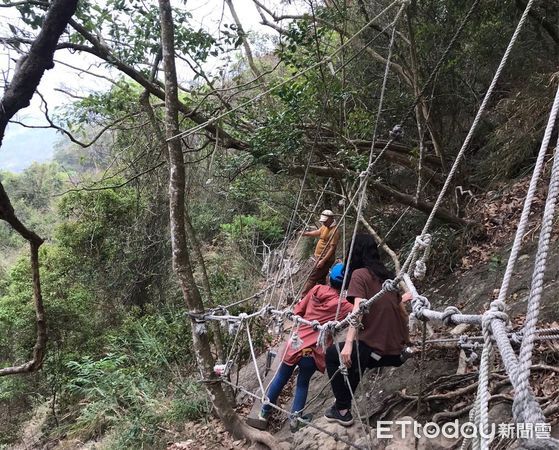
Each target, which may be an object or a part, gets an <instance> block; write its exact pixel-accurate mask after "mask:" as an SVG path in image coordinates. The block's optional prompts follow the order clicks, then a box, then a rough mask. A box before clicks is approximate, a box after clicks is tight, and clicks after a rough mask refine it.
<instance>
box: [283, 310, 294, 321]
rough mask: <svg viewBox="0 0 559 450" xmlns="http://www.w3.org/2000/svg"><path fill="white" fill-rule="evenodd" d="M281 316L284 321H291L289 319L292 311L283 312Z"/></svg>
mask: <svg viewBox="0 0 559 450" xmlns="http://www.w3.org/2000/svg"><path fill="white" fill-rule="evenodd" d="M282 316H283V318H284V319H287V320H291V318H292V317H293V311H291V310H290V309H286V310H285V311H283V314H282Z"/></svg>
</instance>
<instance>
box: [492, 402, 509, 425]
mask: <svg viewBox="0 0 559 450" xmlns="http://www.w3.org/2000/svg"><path fill="white" fill-rule="evenodd" d="M513 422H514V421H513V419H512V410H511V406H510V404H508V403H497V404H496V405H495V406H492V407H491V408H490V409H489V423H496V424H499V423H513Z"/></svg>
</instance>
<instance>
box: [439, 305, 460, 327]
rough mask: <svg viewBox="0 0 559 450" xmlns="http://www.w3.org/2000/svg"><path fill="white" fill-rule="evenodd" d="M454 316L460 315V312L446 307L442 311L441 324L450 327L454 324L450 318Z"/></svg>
mask: <svg viewBox="0 0 559 450" xmlns="http://www.w3.org/2000/svg"><path fill="white" fill-rule="evenodd" d="M454 314H461V312H460V310H459V309H458V308H457V307H456V306H447V307H446V308H445V310H444V311H443V316H442V318H441V321H442V322H443V324H445V325H446V326H447V327H450V326H452V325H453V324H454V322H453V321H452V316H453V315H454Z"/></svg>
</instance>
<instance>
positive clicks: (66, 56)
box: [0, 0, 302, 172]
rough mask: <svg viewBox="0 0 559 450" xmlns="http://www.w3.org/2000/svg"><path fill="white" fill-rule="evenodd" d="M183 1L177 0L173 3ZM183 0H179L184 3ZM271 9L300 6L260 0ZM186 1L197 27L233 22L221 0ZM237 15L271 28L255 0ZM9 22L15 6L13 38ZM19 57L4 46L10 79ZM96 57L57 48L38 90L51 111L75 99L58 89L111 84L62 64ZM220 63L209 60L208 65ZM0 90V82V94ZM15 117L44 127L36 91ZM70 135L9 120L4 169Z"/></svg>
mask: <svg viewBox="0 0 559 450" xmlns="http://www.w3.org/2000/svg"><path fill="white" fill-rule="evenodd" d="M146 1H147V2H150V3H151V2H155V1H156V0H146ZM172 3H175V4H179V3H178V1H177V0H175V1H174V2H172ZM184 3H185V2H184V0H183V1H181V2H180V4H181V5H184ZM262 3H264V4H265V5H266V6H268V7H270V9H272V10H274V11H276V12H278V13H284V12H293V11H294V10H297V9H300V8H302V6H301V4H297V2H292V1H290V2H287V1H285V0H262ZM186 5H187V7H188V9H189V11H190V12H191V14H192V20H191V22H192V24H196V25H199V26H200V27H202V28H204V29H206V30H207V31H209V32H210V33H217V31H218V30H219V24H220V23H221V21H222V20H223V21H224V22H225V23H232V22H233V20H232V18H231V16H230V12H229V8H228V7H227V5H225V3H224V1H223V0H187V1H186ZM234 5H235V9H236V11H237V15H238V16H239V17H240V20H241V22H242V24H243V27H244V28H245V30H246V31H248V32H249V33H250V32H257V33H270V32H271V30H270V29H269V28H268V27H265V26H263V25H261V24H260V23H259V22H260V20H261V18H260V16H259V14H258V11H257V10H256V8H255V6H254V4H253V2H252V0H234ZM9 24H12V25H16V26H18V25H20V24H21V22H20V21H19V20H18V13H17V11H15V10H14V9H13V8H0V36H9V35H10V30H9ZM17 58H18V55H17V54H16V53H15V52H14V51H13V50H12V51H11V53H10V52H8V51H7V49H6V48H3V47H2V46H1V45H0V74H2V75H3V77H6V74H7V78H8V79H9V78H10V77H11V75H12V73H13V67H14V65H15V60H16V59H17ZM97 61H98V60H96V58H95V57H93V56H90V55H81V57H80V59H79V60H78V59H77V58H76V55H72V54H70V53H69V52H67V51H65V50H60V51H57V52H56V54H55V62H56V63H55V67H54V68H53V69H51V70H48V71H46V72H45V75H44V76H43V78H42V80H41V83H40V85H39V88H38V91H39V92H40V93H41V94H42V95H43V96H44V97H45V98H46V100H47V103H48V107H49V113H50V114H52V112H53V111H55V109H56V108H58V107H61V106H63V105H64V104H66V103H67V102H71V101H72V99H71V98H70V97H68V96H67V95H65V94H63V93H60V91H57V89H63V90H65V91H68V92H72V93H75V94H78V95H87V94H88V93H92V92H95V91H104V90H106V89H108V88H109V87H110V83H109V82H108V81H105V80H102V79H100V78H96V77H93V76H89V75H86V74H82V75H78V73H77V71H76V70H74V69H71V68H69V67H67V66H64V64H63V63H68V64H71V65H74V66H79V67H81V68H89V67H90V66H91V65H92V64H95V63H96V62H97ZM212 63H213V64H217V62H215V61H214V62H211V61H210V63H209V64H212ZM91 70H92V71H94V72H96V73H100V74H103V75H106V76H109V77H111V76H116V72H115V73H113V74H111V72H110V71H109V70H108V69H106V68H96V67H93V68H91ZM179 73H180V74H181V75H182V78H183V79H182V80H180V81H181V82H186V81H188V79H189V77H191V74H190V73H189V71H188V70H179ZM1 94H2V90H1V85H0V95H1ZM15 119H16V120H17V121H20V122H23V123H25V124H28V125H45V124H46V121H45V119H44V116H43V113H42V112H41V101H40V98H39V97H38V96H37V95H35V96H34V97H33V100H32V102H31V105H30V106H29V107H28V108H26V109H24V110H22V111H20V112H19V113H18V114H17V116H16V118H15ZM65 139H66V138H65V137H64V136H63V135H61V134H60V133H57V132H55V131H54V130H52V129H36V128H35V129H30V128H24V127H22V126H20V125H18V124H13V123H12V124H10V125H9V126H8V129H7V130H6V135H5V137H4V143H3V145H2V147H1V148H0V170H10V171H13V172H21V171H22V170H23V169H24V168H25V167H27V166H29V165H30V164H31V163H32V162H33V161H37V162H44V161H48V160H49V159H50V158H51V157H52V155H53V151H54V145H55V144H56V142H57V141H60V140H62V141H63V140H65Z"/></svg>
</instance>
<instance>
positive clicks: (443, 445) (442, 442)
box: [417, 435, 459, 450]
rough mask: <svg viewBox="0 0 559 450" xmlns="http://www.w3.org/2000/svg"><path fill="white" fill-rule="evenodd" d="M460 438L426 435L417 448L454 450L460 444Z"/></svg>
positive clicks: (419, 449)
mask: <svg viewBox="0 0 559 450" xmlns="http://www.w3.org/2000/svg"><path fill="white" fill-rule="evenodd" d="M458 442H459V440H458V439H448V438H446V437H444V436H443V435H440V436H437V437H434V438H427V437H425V436H423V437H421V438H420V439H419V443H418V445H417V450H452V449H454V448H456V446H457V445H458Z"/></svg>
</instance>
